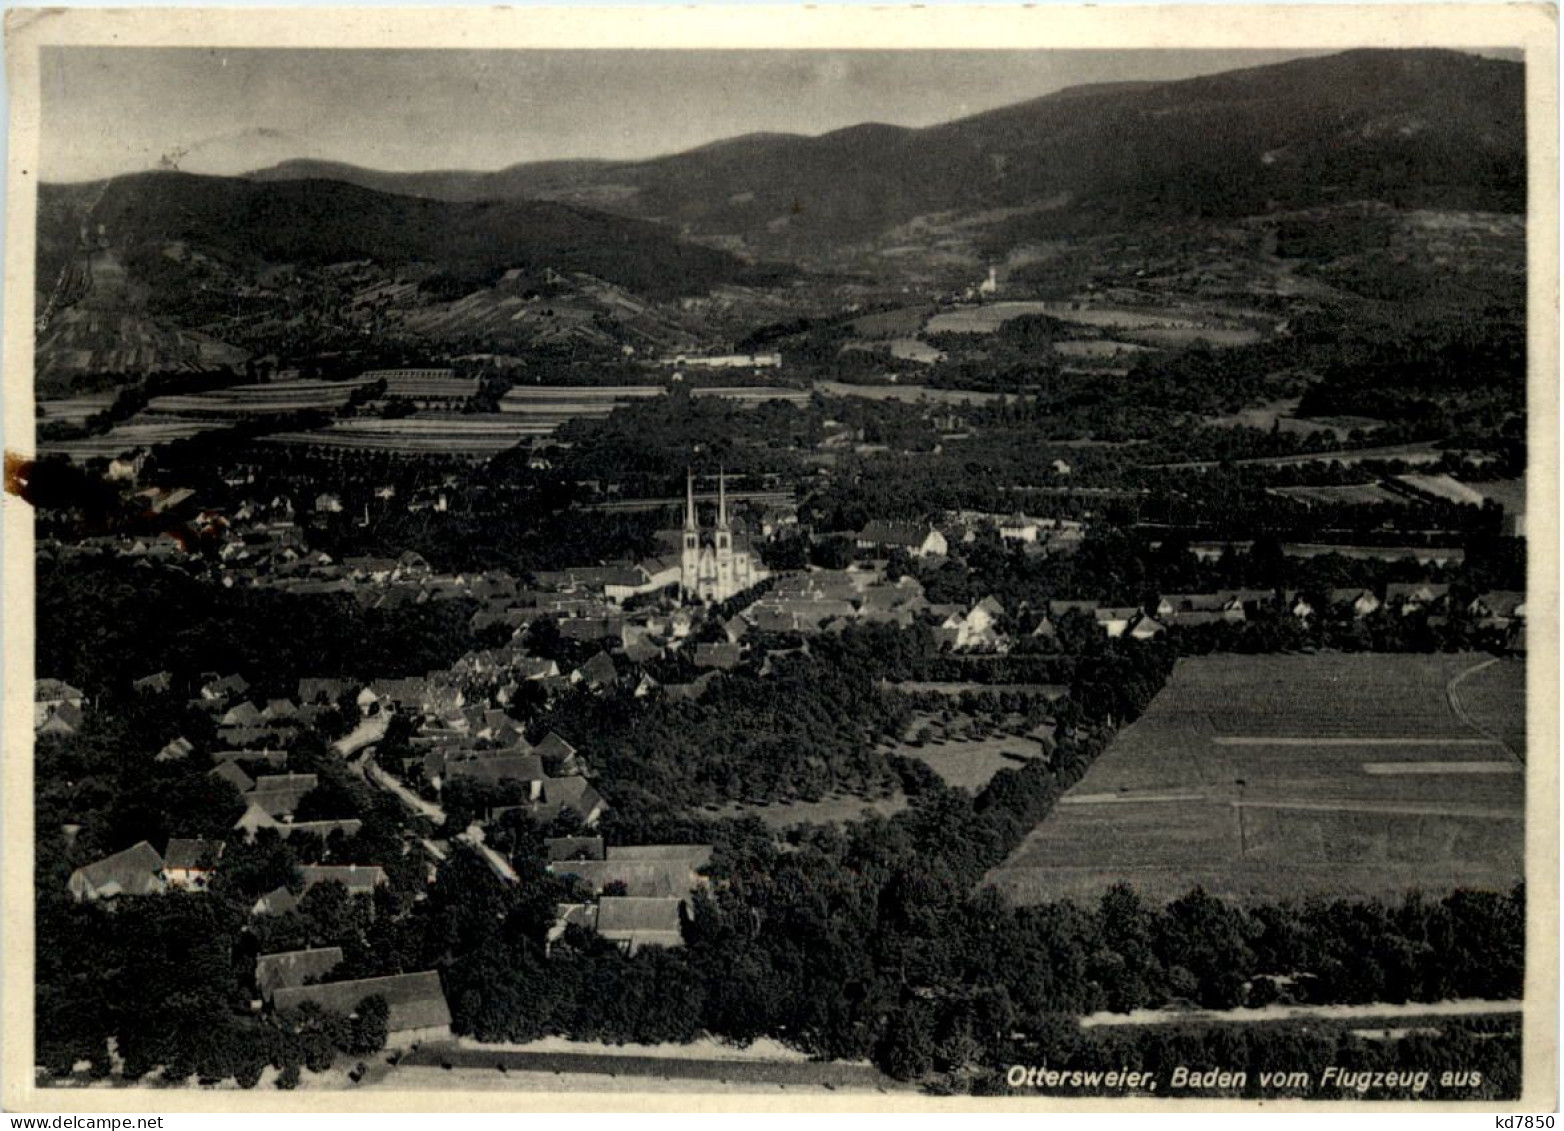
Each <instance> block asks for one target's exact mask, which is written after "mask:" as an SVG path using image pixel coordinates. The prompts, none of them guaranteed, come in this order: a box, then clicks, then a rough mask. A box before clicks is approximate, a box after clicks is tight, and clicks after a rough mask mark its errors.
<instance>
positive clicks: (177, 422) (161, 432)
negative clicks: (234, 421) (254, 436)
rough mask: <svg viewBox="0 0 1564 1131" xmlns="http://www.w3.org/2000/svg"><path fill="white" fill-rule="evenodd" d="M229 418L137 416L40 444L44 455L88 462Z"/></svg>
mask: <svg viewBox="0 0 1564 1131" xmlns="http://www.w3.org/2000/svg"><path fill="white" fill-rule="evenodd" d="M230 426H231V425H230V422H228V421H223V420H216V419H206V420H191V419H188V418H185V417H181V416H147V415H145V414H143V415H139V416H134V417H132V418H131V419H129V420H127V421H125V422H124V423H122V424H116V425H115V426H114V427H112V428H110V429H109V430H108V431H107V432H104V433H102V434H101V435H97V436H83V437H81V438H80V439H76V440H58V441H54V442H47V441H46V442H44V443H41V444H39V445H38V452H39V454H41V455H63V456H68V457H69V458H71V459H73V460H75V461H77V462H78V463H85V462H86V461H88V460H92V459H113V458H114V457H115V456H120V455H125V454H126V453H128V452H133V451H135V450H136V449H138V448H156V447H158V446H159V445H162V444H172V443H174V442H175V441H176V440H189V439H191V438H193V437H195V436H200V435H204V434H205V433H208V432H222V431H225V430H226V429H228V428H229V427H230Z"/></svg>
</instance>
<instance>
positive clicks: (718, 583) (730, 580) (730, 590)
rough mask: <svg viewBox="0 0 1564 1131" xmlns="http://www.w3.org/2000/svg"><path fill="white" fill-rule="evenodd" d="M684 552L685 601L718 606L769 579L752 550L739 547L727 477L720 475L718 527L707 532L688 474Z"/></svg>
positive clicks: (682, 582) (682, 580)
mask: <svg viewBox="0 0 1564 1131" xmlns="http://www.w3.org/2000/svg"><path fill="white" fill-rule="evenodd" d="M684 488H685V507H684V549H683V553H682V554H681V556H680V559H679V595H680V597H681V598H683V599H684V600H685V601H690V602H694V601H701V602H706V603H708V604H717V603H719V602H722V601H726V600H727V599H728V598H729V597H732V596H734V595H735V594H737V593H742V592H743V591H744V590H746V589H748V588H749V587H750V586H752V585H757V584H759V583H760V582H761V581H763V580H765V579H766V578H767V577H768V576H770V575H769V573H768V572H767V570H766V569H765V567H763V566H762V565H761V564H760V563H759V562H758V561H757V560H756V559H755V557H754V556H753V555H752V554H751V553H750V551H749V549H748V547H740V546H739V545H737V544H736V543H735V538H734V531H733V528H732V525H731V524H730V523H729V521H728V484H727V476H726V475H724V474H723V473H721V472H720V471H719V472H718V474H717V525H716V527H715V529H713V530H710V531H703V530H701V528H700V522H699V520H698V518H697V516H696V512H695V475H694V473H693V472H686V474H685V484H684Z"/></svg>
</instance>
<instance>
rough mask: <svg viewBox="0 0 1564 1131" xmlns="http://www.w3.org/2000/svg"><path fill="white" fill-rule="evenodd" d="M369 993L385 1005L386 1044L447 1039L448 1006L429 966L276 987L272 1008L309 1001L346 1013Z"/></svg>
mask: <svg viewBox="0 0 1564 1131" xmlns="http://www.w3.org/2000/svg"><path fill="white" fill-rule="evenodd" d="M370 997H380V998H384V999H385V1003H386V1005H387V1006H388V1007H389V1011H388V1012H389V1016H388V1017H387V1020H386V1029H387V1030H388V1038H387V1043H388V1044H394V1045H399V1046H406V1045H409V1044H415V1043H417V1042H419V1041H435V1040H446V1039H449V1037H450V1035H451V1010H450V1006H448V1005H447V1004H446V1000H445V991H444V989H442V988H441V986H440V975H439V974H438V973H436V972H435V971H433V970H425V971H420V972H419V973H416V974H392V975H389V976H387V977H383V978H358V979H355V980H353V981H350V982H323V983H320V984H319V985H314V986H288V987H280V988H278V989H276V990H274V991H273V992H272V1008H274V1009H276V1010H277V1011H278V1012H282V1011H285V1010H294V1009H298V1008H299V1006H301V1005H303V1004H304V1003H305V1002H313V1003H315V1004H316V1005H318V1006H320V1007H321V1008H322V1009H325V1010H328V1011H330V1012H332V1013H339V1014H342V1015H343V1016H350V1015H351V1014H352V1013H353V1011H354V1010H356V1009H357V1008H358V1006H359V1003H360V1002H362V1001H364V999H365V998H370Z"/></svg>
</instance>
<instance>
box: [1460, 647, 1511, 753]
mask: <svg viewBox="0 0 1564 1131" xmlns="http://www.w3.org/2000/svg"><path fill="white" fill-rule="evenodd" d="M1498 662H1499V657H1497V656H1490V657H1488V659H1486V660H1484V661H1482V663H1479V664H1473V665H1472V666H1471V667H1469V668H1467V669H1466V670H1465V671H1461V672H1457V673H1456V674H1455V675H1454V676H1452V677H1451V679H1450V682H1449V683H1447V684H1445V698H1446V699H1448V700H1449V701H1450V710H1451V711H1453V712H1455V717H1456V718H1458V719H1460V720H1461V721H1462V722H1463V723H1465V724H1466V725H1467V726H1469V727H1471V728H1472V729H1473V730H1475V731H1476V732H1477V733H1478V734H1482V735H1487V736H1488V738H1489V739H1490V740H1491V741H1492V742H1493V743H1495V744H1496V745H1497V746H1498V747H1499V748H1500V749H1501V750H1503V751H1504V752H1505V753H1506V754H1508V755H1509V756H1510V757H1511V758H1514V759H1515V760H1516V761H1517V762H1519V763H1521V764H1522V765H1525V764H1526V759H1525V758H1523V757H1521V756H1520V755H1519V754H1518V753H1516V752H1515V751H1514V750H1511V749H1510V745H1509V743H1507V742H1505V741H1504V739H1502V738H1500V737H1499V736H1498V735H1497V734H1495V733H1494V732H1493V731H1491V730H1489V729H1488V728H1487V727H1485V726H1483V725H1482V723H1480V722H1478V721H1477V720H1476V719H1475V718H1473V717H1472V713H1471V712H1470V711H1468V710H1467V709H1466V705H1465V704H1464V703H1462V702H1461V695H1460V692H1459V691H1458V690H1457V689H1458V688H1459V687H1460V686H1461V684H1462V683H1463V682H1464V681H1465V680H1467V679H1468V678H1469V677H1471V676H1474V675H1476V674H1477V673H1478V672H1480V671H1483V670H1484V669H1486V668H1491V667H1492V666H1493V665H1494V664H1497V663H1498Z"/></svg>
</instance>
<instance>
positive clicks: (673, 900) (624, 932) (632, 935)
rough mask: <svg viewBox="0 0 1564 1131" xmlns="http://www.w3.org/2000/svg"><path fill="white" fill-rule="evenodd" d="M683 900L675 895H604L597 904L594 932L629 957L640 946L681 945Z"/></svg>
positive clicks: (682, 936) (682, 940)
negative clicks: (618, 947) (616, 945)
mask: <svg viewBox="0 0 1564 1131" xmlns="http://www.w3.org/2000/svg"><path fill="white" fill-rule="evenodd" d="M683 909H684V900H682V899H679V898H678V897H676V896H665V897H652V898H646V897H636V896H609V895H605V896H603V897H602V898H601V899H599V900H598V903H597V933H598V934H600V935H602V936H603V937H604V938H605V939H608V940H609V941H610V942H614V943H617V944H618V945H619V946H620V948H621V949H623V950H624V951H625V952H626V953H628V954H635V953H636V952H637V951H638V950H640V949H641V948H642V947H647V946H665V947H678V946H683V945H684V932H683V930H682V929H681V927H682V923H683V918H684V916H683Z"/></svg>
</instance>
